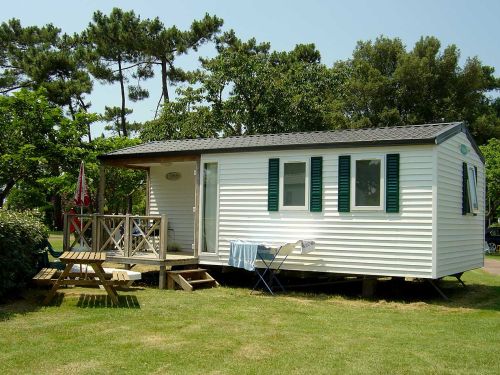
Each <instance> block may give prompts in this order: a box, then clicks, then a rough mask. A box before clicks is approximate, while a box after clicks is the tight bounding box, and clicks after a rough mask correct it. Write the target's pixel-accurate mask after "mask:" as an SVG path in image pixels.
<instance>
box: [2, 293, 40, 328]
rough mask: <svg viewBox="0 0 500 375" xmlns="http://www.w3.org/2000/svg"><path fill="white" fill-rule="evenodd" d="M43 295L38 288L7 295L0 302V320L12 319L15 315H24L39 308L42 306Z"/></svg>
mask: <svg viewBox="0 0 500 375" xmlns="http://www.w3.org/2000/svg"><path fill="white" fill-rule="evenodd" d="M44 296H45V295H44ZM44 296H42V295H41V293H40V291H39V290H34V289H28V290H27V291H25V292H23V293H20V294H19V293H16V294H12V295H10V296H8V297H7V298H6V300H4V301H2V303H1V304H0V322H2V321H5V320H9V319H12V318H13V317H14V316H16V315H24V314H28V313H31V312H35V311H38V310H40V309H41V308H42V307H43V306H42V304H41V301H42V300H43V298H44Z"/></svg>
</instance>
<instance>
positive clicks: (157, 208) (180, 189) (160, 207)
mask: <svg viewBox="0 0 500 375" xmlns="http://www.w3.org/2000/svg"><path fill="white" fill-rule="evenodd" d="M195 167H196V164H195V163H194V162H175V163H171V164H170V165H165V166H160V167H151V174H150V177H151V191H150V194H151V195H150V214H151V215H161V214H165V215H167V217H168V222H169V226H170V227H171V228H173V234H174V236H172V232H171V231H169V235H171V237H170V239H169V243H170V242H174V241H175V242H176V243H178V244H179V245H181V247H182V249H183V250H186V251H191V244H193V243H194V214H193V207H194V204H195V191H194V189H195V176H194V169H195ZM169 172H179V173H180V174H181V178H180V179H179V180H177V181H170V180H167V179H166V178H165V175H166V174H167V173H169ZM172 237H175V238H172Z"/></svg>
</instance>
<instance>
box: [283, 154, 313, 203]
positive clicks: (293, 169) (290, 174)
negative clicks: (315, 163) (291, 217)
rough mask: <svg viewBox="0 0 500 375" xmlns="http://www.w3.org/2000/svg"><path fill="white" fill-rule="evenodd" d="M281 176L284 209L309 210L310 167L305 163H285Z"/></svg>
mask: <svg viewBox="0 0 500 375" xmlns="http://www.w3.org/2000/svg"><path fill="white" fill-rule="evenodd" d="M282 171H283V172H282V176H281V185H282V191H283V196H282V202H281V206H282V208H286V209H307V207H308V165H307V162H305V161H288V162H283V168H282Z"/></svg>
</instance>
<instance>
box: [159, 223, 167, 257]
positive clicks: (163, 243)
mask: <svg viewBox="0 0 500 375" xmlns="http://www.w3.org/2000/svg"><path fill="white" fill-rule="evenodd" d="M167 241H168V218H167V215H165V214H163V215H161V222H160V259H161V260H165V258H166V257H167Z"/></svg>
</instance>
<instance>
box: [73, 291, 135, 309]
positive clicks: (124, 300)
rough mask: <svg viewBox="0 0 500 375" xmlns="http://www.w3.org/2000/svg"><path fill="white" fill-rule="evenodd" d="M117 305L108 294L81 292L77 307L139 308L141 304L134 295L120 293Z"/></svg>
mask: <svg viewBox="0 0 500 375" xmlns="http://www.w3.org/2000/svg"><path fill="white" fill-rule="evenodd" d="M118 303H119V305H118V306H116V305H114V304H113V302H112V301H111V298H110V297H109V296H108V295H102V294H97V295H96V294H81V295H80V298H79V299H78V302H77V304H76V306H77V307H81V308H122V309H140V308H141V305H140V304H139V300H138V299H137V297H136V296H131V295H121V296H118Z"/></svg>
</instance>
